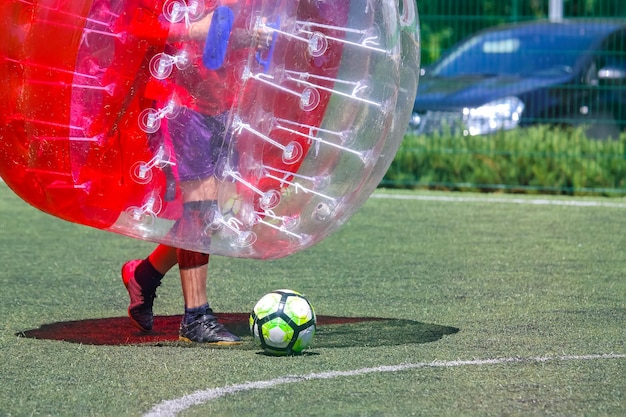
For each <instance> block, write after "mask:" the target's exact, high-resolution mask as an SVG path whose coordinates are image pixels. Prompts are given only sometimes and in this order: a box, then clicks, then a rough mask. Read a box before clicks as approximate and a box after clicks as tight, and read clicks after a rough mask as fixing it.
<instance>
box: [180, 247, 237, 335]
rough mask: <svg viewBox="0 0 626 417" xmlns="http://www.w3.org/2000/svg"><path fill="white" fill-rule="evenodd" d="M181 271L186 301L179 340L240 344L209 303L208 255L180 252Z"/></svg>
mask: <svg viewBox="0 0 626 417" xmlns="http://www.w3.org/2000/svg"><path fill="white" fill-rule="evenodd" d="M177 254H178V268H179V270H180V280H181V285H182V289H183V298H184V300H185V315H184V316H183V319H182V321H181V324H180V333H179V337H180V340H182V341H186V342H199V343H212V344H218V345H234V344H240V343H241V338H239V337H238V336H235V335H234V334H232V333H230V332H229V331H228V330H226V328H225V327H224V326H223V325H222V324H220V323H219V322H218V320H217V317H216V316H215V314H214V313H213V310H212V309H211V307H210V306H209V302H208V300H207V293H206V290H207V274H208V263H209V255H208V254H203V253H199V252H194V251H189V250H185V249H178V251H177Z"/></svg>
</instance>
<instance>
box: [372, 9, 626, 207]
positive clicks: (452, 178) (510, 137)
mask: <svg viewBox="0 0 626 417" xmlns="http://www.w3.org/2000/svg"><path fill="white" fill-rule="evenodd" d="M417 4H418V8H419V12H420V21H421V39H422V67H423V68H424V76H423V77H422V79H421V80H420V87H419V88H418V100H417V101H416V108H415V110H414V118H413V120H412V124H411V128H410V129H409V134H408V135H407V138H405V141H404V143H403V145H402V147H401V149H400V152H399V154H398V157H397V158H396V160H395V161H394V163H393V165H392V167H391V168H390V170H389V172H388V174H387V176H386V177H385V179H384V180H383V183H382V185H383V186H398V187H428V188H441V187H443V188H448V189H467V188H469V189H480V190H502V189H504V190H515V191H518V190H521V191H528V190H532V191H533V192H550V193H555V192H556V193H565V194H572V193H574V194H576V193H600V194H608V195H615V194H618V195H623V194H626V135H625V134H624V128H625V127H626V1H625V0H417ZM538 21H543V22H560V27H561V29H558V28H557V27H556V26H549V27H543V28H542V27H540V26H528V28H527V29H525V31H526V32H524V33H521V34H520V33H517V32H511V31H505V32H500V33H499V34H495V35H485V37H484V39H479V40H476V39H475V40H473V41H470V42H469V43H466V44H464V46H463V47H461V48H460V49H455V48H457V47H458V46H459V45H460V44H462V42H463V41H465V40H467V39H470V38H471V37H472V36H474V35H476V34H477V33H482V32H481V31H483V30H485V29H486V30H489V29H491V28H494V27H501V26H503V25H511V24H513V25H517V24H526V23H530V22H538ZM572 21H575V22H577V24H576V25H573V24H571V22H572ZM583 22H584V24H586V25H587V26H580V25H578V24H579V23H583ZM609 26H611V27H610V28H609ZM563 28H565V29H563ZM587 52H588V53H587ZM442 59H443V61H441V60H442ZM516 60H517V61H516ZM437 79H438V80H437ZM481 100H482V101H481ZM420 106H421V107H420ZM519 142H530V143H524V144H520V143H519ZM485 160H489V161H490V165H491V166H492V167H493V170H494V171H493V172H492V173H488V174H486V175H480V176H478V177H477V176H476V175H475V174H476V171H477V170H482V171H481V172H484V171H485V170H488V169H489V167H485V166H484V161H485ZM416 161H419V162H416ZM459 161H463V162H462V164H465V169H464V170H460V169H458V166H455V164H459V163H461V162H459ZM481 161H482V162H481ZM529 164H530V166H529ZM503 170H506V171H507V173H508V174H507V175H504V174H503V173H502V172H501V171H503ZM562 170H566V171H568V172H560V171H562ZM533 171H535V174H532V172H533ZM463 172H465V173H466V174H463ZM529 172H530V173H531V174H528V173H529ZM464 175H465V176H464ZM533 175H534V176H533Z"/></svg>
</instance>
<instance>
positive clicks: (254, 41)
mask: <svg viewBox="0 0 626 417" xmlns="http://www.w3.org/2000/svg"><path fill="white" fill-rule="evenodd" d="M6 1H7V2H8V3H7V6H0V22H2V24H3V26H2V27H3V30H2V31H1V33H0V45H2V47H1V48H0V60H1V61H2V62H5V63H15V65H13V64H11V65H4V66H0V77H1V79H2V80H4V81H5V86H6V88H5V90H6V91H5V95H4V96H3V97H4V99H3V100H2V101H1V102H0V115H1V116H0V117H2V119H1V120H3V121H4V123H5V126H4V128H5V129H4V131H5V132H7V134H6V135H4V136H3V138H2V141H3V144H4V145H5V146H3V149H5V150H6V151H5V152H2V153H0V176H2V178H3V180H4V181H5V182H6V183H7V184H8V185H9V187H10V188H11V189H12V190H14V191H15V192H16V193H17V194H18V195H19V196H20V197H22V198H23V199H24V200H26V201H27V202H29V203H31V204H33V205H34V206H36V207H37V208H39V209H41V210H43V211H44V212H47V213H50V214H53V215H56V216H58V217H61V218H63V219H66V220H69V221H72V222H75V223H79V224H84V225H88V226H91V227H96V228H99V229H102V230H108V231H112V232H115V233H120V234H123V235H126V236H130V237H135V238H139V239H149V240H150V241H151V242H158V243H163V244H167V245H173V246H179V247H185V248H187V249H191V250H197V251H199V252H203V253H211V254H219V255H225V256H235V257H246V258H261V259H272V258H281V257H284V256H288V255H291V254H293V253H296V252H299V251H301V250H304V249H306V248H308V247H310V246H311V245H314V244H316V243H317V242H319V241H321V240H322V239H324V238H326V237H327V236H329V235H330V234H331V233H333V232H334V231H335V230H337V228H338V227H340V225H342V224H344V223H345V222H346V221H347V219H348V218H349V217H350V216H352V215H353V214H354V213H355V212H356V211H357V210H358V209H359V208H360V207H361V206H362V204H363V203H364V202H365V201H366V200H367V198H368V197H369V196H370V194H371V193H372V192H373V191H374V190H375V188H376V187H377V186H378V184H379V183H380V181H381V179H382V178H383V175H384V174H385V172H386V171H387V169H388V167H389V165H390V164H391V162H392V160H393V157H394V155H395V153H396V151H397V149H398V147H399V145H400V142H401V140H402V138H403V136H404V132H405V131H406V127H407V126H408V121H409V117H410V114H411V111H412V103H413V101H414V98H415V94H416V92H417V85H418V74H419V73H420V69H419V66H420V61H419V56H420V51H419V45H420V43H419V24H418V22H419V21H418V13H417V8H416V5H415V2H414V1H409V0H400V1H396V2H392V1H384V2H369V1H368V2H365V3H363V5H360V3H356V2H353V1H345V0H325V1H307V2H301V1H296V2H276V1H273V0H272V1H270V0H166V1H157V2H149V1H139V2H137V1H130V0H115V1H114V0H101V1H100V0H99V1H91V0H74V1H71V2H59V1H56V0H29V1H23V0H6ZM15 16H20V18H19V19H16V18H15ZM51 39H54V40H55V42H56V44H58V45H62V46H63V47H62V48H56V49H55V50H54V53H42V52H43V51H45V50H46V48H50V45H49V40H51ZM16 68H20V70H19V71H17V70H16ZM43 74H45V82H42V78H41V77H42V76H43ZM32 132H37V135H32ZM94 138H97V140H95V139H94ZM68 144H69V146H68ZM25 149H26V150H28V151H26V152H25V151H24V150H25ZM39 149H41V150H45V151H43V152H32V150H39ZM60 202H62V203H60ZM182 219H184V221H183V220H182Z"/></svg>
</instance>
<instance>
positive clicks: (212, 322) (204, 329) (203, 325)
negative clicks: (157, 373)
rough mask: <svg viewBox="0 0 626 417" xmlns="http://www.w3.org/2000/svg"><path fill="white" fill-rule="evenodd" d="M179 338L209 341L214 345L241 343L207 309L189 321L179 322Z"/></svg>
mask: <svg viewBox="0 0 626 417" xmlns="http://www.w3.org/2000/svg"><path fill="white" fill-rule="evenodd" d="M179 335H180V336H179V339H180V340H182V341H183V342H196V343H210V344H215V345H239V344H241V343H242V341H241V338H240V337H239V336H235V335H234V334H232V333H231V332H229V331H228V330H226V328H225V327H224V326H223V325H222V324H221V323H220V322H218V321H217V317H215V316H214V315H213V311H212V310H211V309H208V310H207V312H206V313H205V314H201V315H199V316H198V317H196V318H195V320H194V321H192V322H191V323H188V324H187V323H185V318H183V321H182V322H181V323H180V333H179Z"/></svg>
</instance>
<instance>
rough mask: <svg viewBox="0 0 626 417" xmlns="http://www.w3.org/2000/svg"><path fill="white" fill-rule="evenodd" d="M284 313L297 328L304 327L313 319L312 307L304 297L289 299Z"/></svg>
mask: <svg viewBox="0 0 626 417" xmlns="http://www.w3.org/2000/svg"><path fill="white" fill-rule="evenodd" d="M283 311H284V312H285V314H286V315H287V317H289V318H290V319H291V320H292V321H293V322H294V323H295V324H296V325H297V326H302V325H303V324H304V323H306V322H307V321H309V320H311V319H312V318H313V311H312V310H311V306H310V305H309V303H308V302H307V301H306V299H304V298H302V297H292V296H290V297H288V298H287V301H285V307H283Z"/></svg>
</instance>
